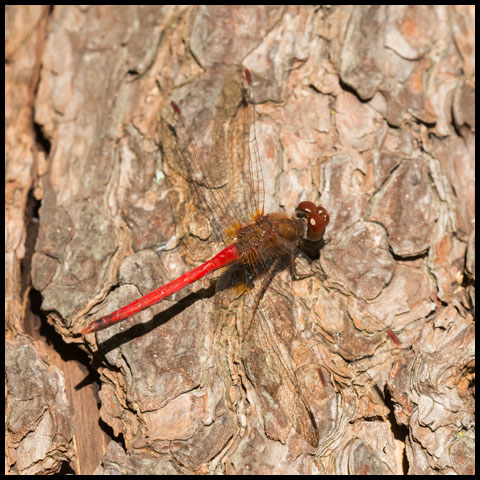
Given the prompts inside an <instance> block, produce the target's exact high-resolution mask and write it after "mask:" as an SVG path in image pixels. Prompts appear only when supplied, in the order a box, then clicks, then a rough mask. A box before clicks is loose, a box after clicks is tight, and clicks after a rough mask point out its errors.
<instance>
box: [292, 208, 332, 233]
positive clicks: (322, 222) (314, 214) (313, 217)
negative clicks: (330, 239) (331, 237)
mask: <svg viewBox="0 0 480 480" xmlns="http://www.w3.org/2000/svg"><path fill="white" fill-rule="evenodd" d="M295 213H296V215H297V217H298V218H304V219H305V223H306V226H307V231H306V235H305V238H306V239H307V240H310V241H312V242H318V241H320V240H321V239H322V238H323V235H324V233H325V228H326V227H327V225H328V222H329V221H330V217H329V216H328V213H327V211H326V210H325V208H323V207H320V206H317V205H315V204H314V203H313V202H307V201H305V202H300V203H299V204H298V206H297V208H296V209H295Z"/></svg>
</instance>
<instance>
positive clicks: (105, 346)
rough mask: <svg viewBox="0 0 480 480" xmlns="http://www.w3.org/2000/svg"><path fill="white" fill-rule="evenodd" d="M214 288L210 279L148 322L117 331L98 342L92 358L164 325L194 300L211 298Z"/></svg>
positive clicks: (99, 356) (103, 354)
mask: <svg viewBox="0 0 480 480" xmlns="http://www.w3.org/2000/svg"><path fill="white" fill-rule="evenodd" d="M215 288H216V281H212V282H211V284H210V285H209V286H208V287H207V288H201V289H199V290H197V291H196V292H192V293H190V294H189V295H187V296H185V297H184V298H182V299H180V300H179V301H178V302H176V303H175V304H174V305H172V306H170V307H168V308H167V309H165V310H164V311H162V312H160V313H158V314H156V315H155V316H154V317H153V318H152V319H151V320H149V321H148V322H145V323H138V324H136V325H132V326H131V327H130V328H129V329H128V330H124V331H122V332H119V333H117V334H115V335H113V336H112V337H110V338H108V339H106V340H105V341H103V342H101V343H99V344H98V352H96V353H95V354H94V355H95V356H97V358H95V359H94V360H95V361H101V360H102V359H103V357H104V356H105V355H106V354H107V353H109V352H111V351H112V350H115V349H116V348H118V347H120V346H121V345H123V344H124V343H127V342H130V341H132V339H134V338H137V337H142V336H143V335H146V334H147V333H150V332H152V331H153V330H155V329H156V328H157V327H159V326H160V325H164V324H165V323H167V322H169V321H170V320H173V319H174V318H175V317H176V316H177V315H179V314H181V313H182V312H183V311H185V310H186V309H187V308H188V307H190V306H191V305H193V304H194V303H195V302H197V301H199V300H203V299H205V298H212V297H213V296H214V295H215Z"/></svg>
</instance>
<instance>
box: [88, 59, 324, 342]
mask: <svg viewBox="0 0 480 480" xmlns="http://www.w3.org/2000/svg"><path fill="white" fill-rule="evenodd" d="M237 74H238V72H237ZM243 77H244V80H243V81H242V82H241V83H239V82H238V80H237V82H234V81H233V80H232V81H231V82H230V83H228V82H227V84H226V86H225V89H224V90H225V91H227V90H228V89H229V88H230V90H232V89H233V90H235V88H237V90H238V92H237V96H236V98H237V104H233V105H232V103H231V98H232V97H233V95H231V94H229V97H228V98H229V99H230V100H228V101H229V102H230V103H228V102H226V103H225V104H224V105H219V108H220V109H223V111H224V112H225V115H226V117H228V116H230V117H232V118H235V120H234V122H233V123H235V125H236V126H237V130H239V132H237V135H235V136H232V135H230V136H229V139H230V141H232V144H230V145H228V147H227V148H230V149H232V151H233V155H232V158H233V159H234V160H235V163H234V167H233V168H234V169H235V175H234V177H235V180H234V181H232V182H231V183H230V184H229V185H225V175H224V174H225V172H224V171H222V169H221V168H219V167H218V165H214V167H215V168H216V170H215V169H214V168H213V167H209V166H208V163H207V162H206V161H205V158H204V156H203V155H202V153H201V151H200V149H199V147H198V146H197V144H196V142H195V140H194V138H193V136H192V134H191V132H190V130H189V129H188V127H187V126H186V122H185V120H184V117H183V114H182V112H181V110H180V107H179V106H178V105H177V104H176V103H175V102H173V101H172V102H171V108H172V109H173V112H174V114H175V115H176V120H177V123H176V126H175V129H174V131H175V136H176V142H177V146H178V150H179V153H180V155H181V160H182V161H183V169H184V173H185V174H186V175H187V178H188V179H189V181H190V183H191V184H192V186H193V188H194V189H195V191H196V193H197V194H198V196H199V200H201V201H202V202H206V205H204V207H206V208H207V209H208V210H209V211H210V212H211V213H212V214H216V215H217V217H216V218H214V219H213V224H214V226H216V233H217V234H219V235H220V236H222V237H223V238H224V239H227V240H230V242H229V245H228V246H227V247H226V248H224V249H223V250H222V251H221V252H220V253H218V254H217V255H215V256H214V257H213V258H211V259H210V260H208V261H207V262H205V263H204V264H202V265H200V266H199V267H197V268H195V269H193V270H191V271H189V272H187V273H185V274H184V275H182V276H181V277H179V278H177V279H175V280H173V281H171V282H170V283H167V284H165V285H163V286H161V287H159V288H158V289H156V290H154V291H153V292H151V293H149V294H147V295H145V296H143V297H141V298H139V299H138V300H135V301H133V302H132V303H130V304H128V305H126V306H124V307H122V308H120V309H118V310H116V311H114V312H112V313H110V314H108V315H105V316H103V317H101V318H99V319H98V320H95V321H94V322H92V323H90V324H89V325H87V326H86V327H84V328H83V329H82V331H81V333H82V334H83V335H86V334H87V333H91V332H96V331H98V330H103V329H104V328H107V327H109V326H111V325H113V324H115V323H118V322H120V321H122V320H125V319H127V318H129V317H131V316H132V315H134V314H136V313H138V312H140V311H142V310H144V309H145V308H148V307H150V306H152V305H154V304H156V303H158V302H160V301H161V300H163V299H164V298H165V297H168V296H170V295H172V294H173V293H175V292H177V291H179V290H181V289H182V288H184V287H186V286H187V285H190V284H191V283H193V282H195V281H197V280H199V279H201V278H202V277H204V276H205V275H207V274H209V273H211V272H213V271H215V270H217V269H219V268H222V267H225V266H227V265H230V264H232V263H236V264H238V266H240V269H241V270H242V272H243V280H242V282H241V283H246V284H247V285H251V284H252V283H253V280H254V279H256V278H260V277H263V278H264V279H265V280H264V284H263V285H265V288H262V290H263V291H264V290H265V289H266V288H267V287H268V285H269V284H270V283H271V282H272V280H273V277H274V276H275V274H276V272H278V271H279V270H280V269H284V268H285V265H288V266H289V267H290V271H291V273H292V274H295V275H296V271H295V252H296V250H297V248H300V249H301V250H303V251H304V252H306V253H307V254H311V253H312V252H314V251H315V250H318V249H319V248H320V247H321V245H322V243H323V235H324V233H325V228H326V226H327V225H328V222H329V216H328V213H327V211H326V210H325V208H323V207H322V206H317V205H315V204H314V203H313V202H310V201H303V202H301V203H300V204H299V205H298V206H297V208H296V210H295V215H294V216H293V217H290V216H288V215H286V214H284V213H270V214H267V213H265V212H264V191H263V177H262V170H261V162H260V158H259V153H258V147H257V140H256V133H255V107H254V99H253V93H252V89H251V82H252V79H251V76H250V72H249V71H248V69H246V68H243ZM222 98H223V97H222ZM238 126H239V127H240V128H238ZM222 127H223V130H226V129H227V128H225V127H226V126H225V125H222ZM231 139H233V140H231ZM223 140H225V139H223ZM220 143H221V141H220ZM224 143H226V142H224ZM217 167H218V168H217ZM226 186H227V187H228V197H229V198H228V199H227V192H226V189H225V187H226ZM219 187H222V188H219ZM200 190H202V191H205V190H206V191H208V196H209V197H210V198H205V193H203V194H200V193H199V192H200ZM232 197H233V198H234V201H232V200H231V198H232ZM237 283H238V282H237ZM260 301H261V295H260V296H258V298H257V299H256V301H255V303H254V307H253V311H252V319H253V317H254V316H255V313H256V311H257V308H258V306H259V303H260Z"/></svg>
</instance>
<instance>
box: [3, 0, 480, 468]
mask: <svg viewBox="0 0 480 480" xmlns="http://www.w3.org/2000/svg"><path fill="white" fill-rule="evenodd" d="M474 31H475V28H474V7H473V6H371V7H358V6H357V7H355V6H340V7H317V8H315V7H300V6H279V7H274V6H237V7H232V6H210V7H208V6H194V7H186V6H163V7H156V6H54V7H51V8H47V7H39V6H16V7H15V6H9V7H7V8H6V68H5V72H6V116H5V118H6V128H5V132H6V195H5V198H6V263H5V265H6V287H5V288H6V304H5V305H6V320H7V321H6V330H7V338H6V346H7V348H6V386H7V396H6V456H7V462H6V465H7V468H8V469H9V470H10V472H11V473H53V472H59V471H62V472H66V471H70V470H69V469H71V470H73V471H74V472H76V473H86V474H89V473H93V472H96V473H134V474H147V473H155V474H161V473H162V474H168V473H188V474H191V473H229V474H230V473H231V474H242V473H257V474H288V473H301V474H314V473H318V472H321V473H327V474H363V473H378V474H398V473H410V474H435V473H442V474H446V473H459V474H460V473H466V474H472V473H473V472H474V428H473V422H474V391H473V390H474V338H475V336H474V325H473V316H474V284H475V283H474V281H475V274H474V266H475V257H474V251H475V250H474V248H475V241H474V239H475V233H474V218H475V212H474V187H475V183H474V174H475V168H474V139H475V136H474V132H475V109H474V104H475V93H474V85H475V69H474V51H475V48H474V47H475V45H474ZM240 64H243V65H245V66H247V67H248V69H249V70H250V72H251V73H252V77H253V91H254V97H255V104H256V136H257V138H258V144H259V152H260V158H261V165H262V170H263V177H264V179H265V193H266V198H265V200H266V209H267V211H270V212H271V211H284V212H287V213H289V214H290V213H292V212H293V210H294V208H295V206H296V205H297V204H298V203H299V202H300V201H302V200H311V201H314V202H316V203H319V204H321V205H323V206H324V207H325V208H326V210H327V211H328V213H329V215H330V224H329V225H328V227H327V232H326V238H327V242H326V245H325V246H324V248H323V249H322V250H321V252H320V258H319V259H318V260H315V261H314V262H313V263H312V264H311V265H310V266H308V265H306V264H304V265H303V267H305V268H307V267H308V268H309V269H311V271H312V272H313V276H310V277H309V278H305V279H302V280H298V281H292V280H291V278H290V276H289V274H288V272H287V271H285V272H282V273H281V275H279V278H278V280H277V281H276V283H275V285H274V287H273V288H274V290H273V292H274V293H275V292H276V293H278V295H277V296H274V295H272V296H268V295H270V294H268V295H267V296H266V297H265V299H264V300H265V301H264V303H263V305H262V308H261V310H259V314H258V315H257V316H256V317H255V319H254V320H255V321H254V322H253V323H252V325H250V324H249V313H251V311H252V306H253V304H252V300H245V299H244V296H245V295H246V294H247V293H252V294H254V293H255V292H256V291H257V290H258V288H259V286H258V285H257V286H256V287H255V288H254V289H253V290H254V292H246V293H245V294H244V295H240V294H239V292H238V291H237V292H236V294H235V292H233V295H232V292H230V293H229V292H221V293H219V294H217V295H215V296H213V294H212V288H209V287H210V285H211V283H210V281H209V280H205V281H204V282H203V283H202V284H200V285H193V286H191V287H189V289H188V290H187V295H186V296H185V294H179V295H177V296H175V297H172V298H169V299H167V300H165V301H163V302H162V303H160V304H159V305H156V306H154V307H152V308H150V309H148V310H145V311H144V312H142V313H140V314H138V315H136V316H135V317H134V318H132V319H129V320H128V321H126V322H125V323H123V324H119V325H118V326H115V327H112V328H111V329H108V330H105V331H103V332H99V333H98V334H97V335H89V336H87V338H84V337H82V336H80V335H79V332H80V330H81V329H82V328H83V327H84V326H85V325H86V324H88V323H89V322H90V321H92V320H94V319H96V318H98V317H99V316H101V315H105V314H107V313H110V312H111V311H113V310H114V309H116V308H118V307H121V306H123V305H124V304H126V303H128V302H130V301H132V300H134V299H135V298H138V297H139V296H140V295H143V294H146V293H148V292H149V291H151V290H154V289H155V288H157V287H158V286H160V285H161V284H163V283H166V282H167V281H170V280H172V279H173V278H176V277H177V276H179V275H181V274H182V273H184V272H186V271H187V270H189V269H191V268H193V267H194V266H197V265H199V264H200V263H201V262H203V261H205V260H207V259H208V258H211V257H212V256H213V255H214V254H215V252H216V251H218V248H219V245H218V243H217V242H216V241H215V240H214V237H213V235H212V231H211V230H210V227H209V226H208V222H207V221H206V218H205V215H204V213H203V210H202V209H201V207H200V206H199V205H198V204H196V202H195V201H194V200H193V198H194V197H192V191H191V187H192V186H191V185H189V183H188V182H187V181H186V177H185V172H184V171H183V170H182V168H181V164H180V163H179V162H178V157H176V155H175V153H174V148H173V147H172V148H170V147H171V146H172V145H171V144H170V143H169V142H170V140H171V137H169V135H170V134H171V129H170V128H169V124H168V121H167V119H166V113H165V112H166V111H167V110H166V109H167V108H168V106H169V102H170V100H171V99H174V100H175V101H177V103H180V105H181V107H182V110H183V112H184V114H185V117H186V118H187V121H188V123H189V124H190V127H191V129H192V132H193V134H194V136H195V138H196V139H197V142H198V144H199V147H200V149H201V151H202V152H203V153H204V154H205V155H206V156H207V158H211V159H215V158H216V159H224V158H226V157H224V156H222V152H219V151H218V148H219V145H218V144H214V142H213V137H214V132H215V131H216V128H218V126H219V118H220V117H219V115H220V113H219V111H220V110H221V109H223V106H222V107H219V105H224V103H222V102H224V101H225V96H227V95H229V93H228V89H227V88H225V85H226V84H227V83H228V80H227V79H228V78H230V77H229V75H231V72H232V69H233V70H235V68H234V67H233V66H234V65H240ZM224 111H226V110H225V109H224V110H222V112H224ZM223 114H224V113H222V115H223ZM216 122H217V123H216ZM225 125H227V120H225ZM225 128H226V127H225ZM223 153H224V155H225V156H228V142H227V141H225V142H224V149H223ZM208 155H211V156H210V157H209V156H208ZM232 165H233V166H232ZM230 168H232V169H234V168H235V166H234V164H231V166H230ZM38 207H39V210H38ZM37 210H38V212H37ZM304 263H305V262H304ZM202 287H203V288H202ZM38 295H41V302H42V303H41V308H42V312H43V314H42V316H43V318H44V319H47V320H48V324H49V325H52V326H54V327H55V332H56V333H55V332H54V331H53V329H51V328H50V329H48V328H47V327H45V326H44V327H42V328H43V330H40V332H39V330H38V324H36V323H35V322H36V321H38V318H39V316H41V315H40V312H39V311H38V310H36V309H35V304H34V300H35V298H37V296H38ZM249 298H250V299H252V298H254V297H253V296H250V297H249ZM275 298H276V299H278V300H277V301H275V300H274V299H275ZM249 302H250V303H249ZM278 312H280V313H281V314H280V315H278ZM32 319H33V320H32ZM32 325H33V326H32ZM45 332H46V335H47V337H45ZM42 333H43V335H42ZM397 338H398V342H399V344H397ZM66 346H68V348H65V347H66ZM65 352H68V354H67V356H66V355H65ZM87 355H88V357H87ZM87 358H88V359H87ZM87 367H88V368H89V369H90V372H91V375H92V376H93V375H98V386H99V393H98V397H97V396H96V391H94V385H93V384H92V382H91V380H90V379H91V378H92V376H87V375H88V374H87ZM96 399H98V400H99V409H97V408H96V403H97V402H96ZM100 419H101V421H100V422H99V420H100Z"/></svg>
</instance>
